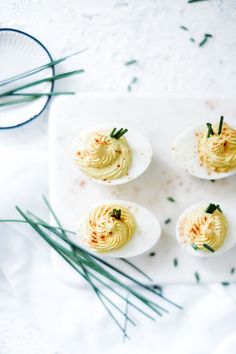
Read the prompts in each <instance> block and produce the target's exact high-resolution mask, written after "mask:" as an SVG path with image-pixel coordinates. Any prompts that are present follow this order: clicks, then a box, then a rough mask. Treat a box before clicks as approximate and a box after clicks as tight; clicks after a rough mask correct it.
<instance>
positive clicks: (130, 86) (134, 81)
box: [128, 77, 138, 92]
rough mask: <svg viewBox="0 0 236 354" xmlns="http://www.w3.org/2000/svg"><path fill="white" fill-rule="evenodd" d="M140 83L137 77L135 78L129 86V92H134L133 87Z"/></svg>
mask: <svg viewBox="0 0 236 354" xmlns="http://www.w3.org/2000/svg"><path fill="white" fill-rule="evenodd" d="M137 82H138V78H137V77H133V79H132V80H131V82H130V84H129V85H128V91H129V92H130V91H131V90H132V86H133V85H134V84H136V83H137Z"/></svg>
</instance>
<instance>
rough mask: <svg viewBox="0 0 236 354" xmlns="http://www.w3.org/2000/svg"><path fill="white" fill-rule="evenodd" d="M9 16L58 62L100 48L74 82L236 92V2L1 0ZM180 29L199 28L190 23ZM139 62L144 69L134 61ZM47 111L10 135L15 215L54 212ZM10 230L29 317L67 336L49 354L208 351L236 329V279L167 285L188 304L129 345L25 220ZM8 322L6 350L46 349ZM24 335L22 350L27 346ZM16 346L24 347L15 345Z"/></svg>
mask: <svg viewBox="0 0 236 354" xmlns="http://www.w3.org/2000/svg"><path fill="white" fill-rule="evenodd" d="M0 14H1V15H0V26H1V27H15V28H18V29H22V30H25V31H28V32H29V33H31V34H32V35H35V36H36V37H38V38H39V39H40V40H42V41H43V42H44V44H45V45H46V46H48V48H49V49H50V50H51V52H52V54H53V55H54V56H56V57H58V56H60V55H61V54H65V53H66V54H67V53H70V52H73V51H76V50H78V49H82V48H85V47H89V48H90V49H89V51H87V52H86V53H84V54H81V56H80V57H78V58H76V59H73V60H71V61H70V62H67V63H65V64H63V67H62V69H63V70H72V69H73V68H74V67H76V68H78V67H79V68H80V67H83V68H84V69H85V70H86V74H84V75H83V76H82V75H81V76H80V77H78V78H77V79H71V80H70V81H67V84H65V85H64V87H65V88H66V87H70V89H71V88H73V87H76V88H78V90H80V91H96V90H99V91H113V92H118V91H119V92H124V91H125V92H126V91H127V85H128V84H129V83H130V81H131V80H132V78H133V77H134V76H136V77H138V78H139V81H138V82H137V84H136V85H135V86H134V87H133V89H134V91H135V92H139V93H142V92H145V93H148V92H152V93H153V92H154V93H156V94H158V93H160V94H164V95H166V94H177V95H181V96H184V95H186V94H188V95H199V94H201V95H202V94H204V93H207V94H208V95H210V94H212V95H226V96H227V95H234V94H235V93H236V67H235V59H236V39H235V33H236V3H235V1H233V0H228V1H220V0H209V1H204V2H201V3H196V4H187V1H185V0H169V1H161V0H159V1H158V0H156V1H151V0H142V1H141V0H140V1H131V0H127V1H124V0H122V1H117V0H116V1H108V0H107V1H95V0H93V1H86V2H85V1H81V0H80V1H78V0H67V1H66V0H63V1H62V0H60V1H59V0H48V1H46V0H44V1H40V0H31V1H30V0H27V1H22V0H21V1H20V0H18V1H16V0H15V1H13V0H10V1H4V0H0ZM180 25H185V26H186V27H188V28H189V29H190V31H189V32H185V31H183V30H181V29H180V28H179V26H180ZM204 33H211V34H213V38H210V39H209V42H208V43H207V44H206V46H205V47H203V48H199V47H198V46H197V45H196V44H194V43H192V42H190V40H189V37H190V36H191V37H194V38H195V39H196V40H197V41H198V42H199V41H200V40H201V39H202V38H203V34H204ZM131 58H135V59H137V60H138V64H137V65H133V66H130V67H126V66H124V62H125V61H127V60H129V59H131ZM0 60H1V59H0ZM62 69H61V70H62ZM60 85H62V84H60ZM47 115H48V112H45V114H44V115H43V116H41V117H40V118H39V119H38V120H37V121H35V122H32V123H30V124H29V125H28V126H25V127H22V128H19V129H17V130H10V131H1V132H0V166H1V169H0V186H1V187H0V188H1V196H0V212H1V216H3V217H4V216H5V217H9V216H10V215H13V214H14V212H13V209H14V205H15V204H19V205H21V206H22V207H25V208H27V209H31V210H36V211H37V210H40V212H42V213H44V215H45V211H41V205H42V203H41V200H40V195H41V194H43V193H47V184H48V168H47ZM0 228H1V231H0V236H1V247H0V257H1V258H0V259H1V268H2V270H3V271H4V273H5V275H7V277H8V279H9V280H10V283H11V285H12V287H13V290H14V293H15V295H16V298H17V302H18V305H19V308H18V310H19V311H20V312H21V313H22V315H21V316H22V319H24V320H25V321H27V323H28V325H29V327H33V328H35V330H37V331H38V333H39V335H46V336H47V337H48V338H49V339H50V340H51V341H52V342H54V343H57V344H55V345H53V349H52V348H48V349H44V348H43V347H42V348H43V349H42V351H43V354H47V353H63V354H64V353H66V354H77V353H78V352H86V353H88V354H90V353H91V354H95V353H96V354H97V353H98V354H100V353H104V354H106V353H111V350H112V352H113V353H119V354H123V353H130V352H131V351H132V352H135V353H148V354H152V353H155V354H156V353H157V352H158V354H169V353H175V354H209V353H211V352H213V350H214V349H215V348H216V347H217V345H218V344H219V342H220V341H221V340H222V339H223V338H224V337H225V336H227V335H228V334H230V333H231V332H232V331H233V330H234V329H235V316H236V307H235V300H236V297H235V291H236V289H235V286H234V285H231V286H229V287H227V288H226V287H222V286H221V285H217V284H216V285H211V286H168V287H166V289H165V291H166V294H168V295H169V296H171V297H172V298H173V299H174V300H176V302H179V303H181V304H183V305H184V311H182V312H181V313H178V312H175V311H173V312H172V313H171V315H169V316H167V317H165V318H164V319H163V320H161V321H159V322H158V323H156V324H155V325H153V326H152V327H150V326H149V325H147V324H146V323H145V324H143V325H141V326H140V327H139V329H136V330H135V331H134V332H133V333H132V340H131V342H130V343H126V344H125V345H123V344H122V343H121V340H120V337H119V332H117V331H116V330H115V328H114V327H113V325H112V324H111V322H109V320H108V319H107V315H106V314H105V313H104V310H103V309H102V308H101V307H100V304H99V303H98V302H97V300H95V298H94V296H93V294H92V293H90V292H88V291H87V289H86V288H83V290H80V291H79V290H78V289H75V288H71V287H69V286H67V285H66V284H64V283H63V282H60V281H59V280H58V279H57V278H56V277H55V276H53V272H52V269H51V266H50V263H49V257H48V249H47V247H45V245H44V244H42V243H41V242H40V241H38V239H37V238H35V237H34V235H33V234H31V233H30V232H28V230H26V229H25V228H24V227H22V226H21V227H19V226H16V225H11V226H6V225H4V226H2V225H1V226H0ZM4 289H5V287H4ZM1 296H2V291H1ZM85 304H88V306H86V305H85ZM4 307H5V308H6V306H4ZM1 309H2V307H1ZM4 318H5V317H4V316H1V317H0V324H1V328H0V345H1V346H0V353H1V354H23V353H24V354H32V353H34V352H35V353H42V351H41V350H40V348H39V346H38V345H35V344H32V345H31V347H32V346H34V349H32V348H29V346H28V347H27V346H25V347H24V345H25V344H23V342H24V343H27V340H25V336H22V335H20V334H19V333H20V332H19V326H18V328H15V327H14V326H11V325H10V324H9V322H7V321H6V320H4ZM91 318H93V321H92V320H91ZM14 323H17V321H14ZM7 324H8V325H7ZM16 327H17V326H16ZM101 328H102V331H101ZM140 331H142V335H141V334H140ZM6 333H7V336H6ZM19 336H20V338H21V339H20V340H21V342H22V345H19V342H17V338H19ZM170 339H171V340H170ZM10 343H18V344H17V345H15V347H14V345H13V344H11V347H10ZM42 343H43V339H42ZM58 346H59V348H61V349H59V350H58ZM45 348H46V345H45ZM111 348H112V349H111ZM33 350H34V351H33ZM224 354H228V352H227V353H226V352H225V353H224Z"/></svg>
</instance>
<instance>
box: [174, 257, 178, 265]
mask: <svg viewBox="0 0 236 354" xmlns="http://www.w3.org/2000/svg"><path fill="white" fill-rule="evenodd" d="M173 263H174V267H177V266H178V259H177V258H174V259H173Z"/></svg>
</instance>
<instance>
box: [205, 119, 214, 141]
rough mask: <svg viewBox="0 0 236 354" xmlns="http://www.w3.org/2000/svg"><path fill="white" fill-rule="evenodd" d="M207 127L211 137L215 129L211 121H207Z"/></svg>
mask: <svg viewBox="0 0 236 354" xmlns="http://www.w3.org/2000/svg"><path fill="white" fill-rule="evenodd" d="M206 125H207V128H208V132H207V138H210V136H211V135H214V130H213V129H212V124H211V123H207V124H206Z"/></svg>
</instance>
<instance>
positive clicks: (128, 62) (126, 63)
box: [125, 59, 138, 66]
mask: <svg viewBox="0 0 236 354" xmlns="http://www.w3.org/2000/svg"><path fill="white" fill-rule="evenodd" d="M137 62H138V61H137V60H136V59H131V60H129V61H127V62H125V65H126V66H129V65H132V64H136V63H137Z"/></svg>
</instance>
